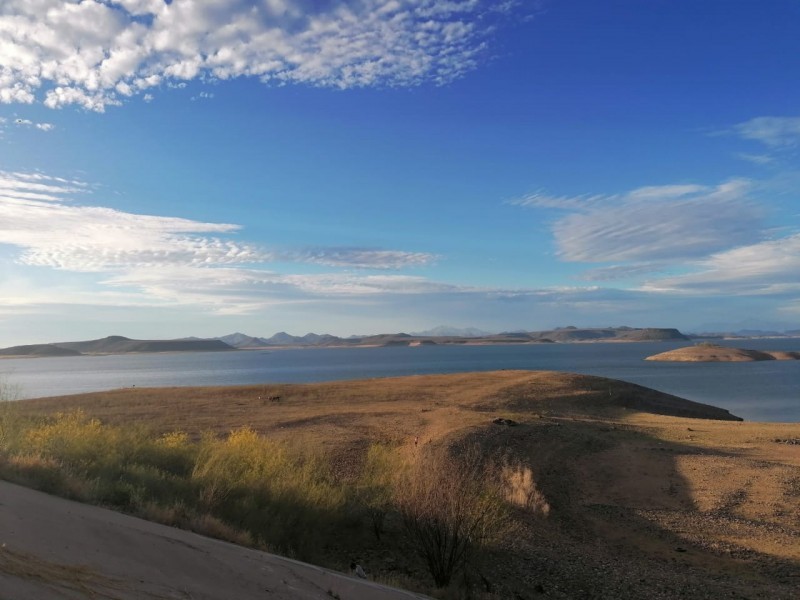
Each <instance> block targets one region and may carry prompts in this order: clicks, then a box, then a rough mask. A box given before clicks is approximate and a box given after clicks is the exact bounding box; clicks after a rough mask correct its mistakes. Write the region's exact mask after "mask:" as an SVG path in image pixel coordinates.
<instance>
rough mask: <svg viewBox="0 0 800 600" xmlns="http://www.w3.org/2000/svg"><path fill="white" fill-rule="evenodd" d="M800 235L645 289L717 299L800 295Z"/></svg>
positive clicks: (716, 259)
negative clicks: (707, 295)
mask: <svg viewBox="0 0 800 600" xmlns="http://www.w3.org/2000/svg"><path fill="white" fill-rule="evenodd" d="M798 273H800V234H793V235H789V236H786V237H783V238H779V239H774V240H766V241H762V242H759V243H756V244H749V245H743V246H739V247H737V248H733V249H730V250H726V251H723V252H719V253H716V254H714V255H712V256H710V257H709V258H707V259H705V260H702V261H699V262H698V263H696V265H695V269H694V271H693V272H692V273H689V274H685V275H679V276H675V277H666V278H661V279H655V280H652V281H648V282H647V283H646V284H645V285H644V286H643V289H645V290H648V291H662V292H663V291H669V292H681V293H702V294H715V295H730V294H735V295H745V294H747V295H767V294H768V295H785V294H790V295H793V296H795V297H796V296H797V294H799V293H800V278H798Z"/></svg>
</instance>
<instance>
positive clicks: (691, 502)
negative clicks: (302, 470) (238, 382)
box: [17, 371, 800, 598]
mask: <svg viewBox="0 0 800 600" xmlns="http://www.w3.org/2000/svg"><path fill="white" fill-rule="evenodd" d="M274 397H280V399H279V400H274V399H273V400H270V399H269V398H274ZM74 408H81V409H82V410H83V411H84V412H85V413H86V415H88V416H89V417H92V418H97V419H99V420H100V421H101V422H102V423H104V424H106V425H112V426H113V425H120V426H125V425H128V424H130V423H131V422H137V423H144V424H146V425H147V426H148V427H149V428H151V429H152V430H153V431H154V432H156V433H157V434H159V435H160V434H168V433H169V432H173V431H183V432H185V433H186V435H187V437H186V440H185V441H187V443H188V441H202V439H203V432H209V431H210V432H213V433H214V434H217V435H220V436H223V438H224V437H225V436H226V435H227V434H228V433H229V432H230V431H232V430H238V429H240V428H242V427H247V428H250V430H252V432H254V433H258V434H263V435H265V436H267V437H268V439H269V440H270V443H273V444H278V445H280V447H281V448H284V449H285V451H287V452H290V453H293V452H295V451H297V449H300V448H303V449H309V448H311V449H314V453H315V455H316V456H317V457H319V458H320V459H321V460H323V462H325V463H326V464H329V465H330V469H331V471H330V474H329V475H330V477H331V478H332V481H334V482H339V483H341V484H342V485H345V486H351V487H352V489H355V490H358V494H361V498H362V499H363V498H367V499H368V500H369V502H371V503H372V504H371V507H372V509H374V510H375V511H377V512H375V513H372V514H373V516H374V515H381V517H380V518H381V519H385V521H383V520H382V521H381V522H380V524H379V525H380V527H381V528H382V529H381V533H380V534H379V535H380V539H377V536H376V535H375V534H374V532H373V524H371V523H370V521H369V519H363V521H359V519H362V517H360V516H353V515H351V514H349V513H348V511H349V510H350V509H348V508H347V506H349V504H348V503H349V502H350V500H348V499H347V498H344V499H343V500H342V504H339V505H338V506H339V508H336V507H335V506H332V507H329V509H330V510H333V511H338V512H339V513H340V515H339V516H340V517H341V518H342V519H344V521H342V523H343V525H342V526H344V527H348V525H347V524H346V522H347V521H348V519H350V521H351V524H350V525H349V527H351V529H349V530H347V531H348V533H347V534H346V535H338V536H334V537H333V538H326V539H327V541H325V540H321V541H319V543H320V544H322V545H323V546H325V547H324V548H320V550H322V554H323V557H322V562H325V564H328V565H330V566H334V567H339V568H343V569H345V568H346V566H347V564H348V563H349V560H350V559H351V558H355V559H357V560H358V561H360V562H362V563H363V564H365V565H367V566H368V568H370V570H371V571H372V575H373V576H375V577H377V578H380V579H383V580H397V581H403V582H407V583H406V585H411V586H413V585H418V586H423V588H424V586H425V585H426V581H430V580H429V579H428V576H427V575H426V574H425V567H424V565H423V564H421V563H420V561H418V560H415V559H413V558H412V552H411V551H410V548H409V546H408V545H407V544H408V543H407V541H404V539H403V538H402V536H400V535H399V534H400V533H401V530H402V523H401V522H400V520H399V518H398V517H397V515H393V514H392V511H391V510H388V509H387V510H385V514H384V512H382V511H384V509H385V503H386V502H387V500H386V497H385V495H382V489H383V488H382V487H381V486H382V485H383V483H382V480H381V477H380V476H379V475H380V472H381V469H378V470H377V471H376V470H375V469H374V465H375V464H376V461H377V463H378V464H391V463H392V461H394V460H397V461H400V462H401V463H403V462H404V463H406V464H414V463H415V462H416V461H418V460H419V458H420V457H421V456H423V455H424V454H425V453H428V452H433V453H436V452H440V453H441V452H452V451H453V449H454V448H455V449H457V448H458V447H459V446H460V445H463V444H465V443H477V444H479V445H480V447H481V448H483V449H484V451H485V452H486V453H487V454H496V453H498V452H499V453H502V454H503V455H504V456H505V459H506V463H505V464H506V469H507V471H506V472H505V480H506V483H507V487H506V494H507V498H508V499H509V501H510V505H511V506H514V507H515V508H513V509H512V510H513V516H514V518H515V519H516V524H517V529H516V533H515V534H514V535H513V536H510V537H509V538H508V539H504V540H501V541H500V542H499V543H496V544H495V545H494V546H491V545H490V547H489V549H488V550H487V552H488V554H487V556H488V557H489V560H488V561H485V563H484V566H482V567H481V569H480V573H479V575H478V574H477V572H473V573H472V575H471V579H470V580H469V581H467V582H465V585H467V586H471V587H472V589H473V590H475V591H476V593H477V591H480V592H481V593H482V594H483V595H484V597H492V598H505V597H513V596H514V594H519V595H521V597H524V598H528V597H529V596H530V591H531V590H534V589H542V590H544V591H545V592H546V593H547V594H548V595H549V596H551V597H615V596H616V597H622V596H625V597H676V596H680V595H683V596H685V597H700V596H701V594H700V593H699V592H697V590H704V592H703V593H707V594H708V596H709V597H718V596H723V595H724V596H729V595H731V594H736V593H738V592H737V590H741V589H748V590H750V591H752V593H753V595H758V594H761V596H762V597H771V598H792V597H797V596H798V595H799V594H800V577H798V575H799V574H800V452H798V446H794V445H788V444H782V443H776V441H775V440H794V439H800V425H798V424H761V423H741V422H731V421H718V420H709V419H707V418H681V415H683V416H686V415H690V416H694V417H716V418H721V417H724V416H725V413H724V411H717V410H712V409H711V408H705V407H703V406H701V405H692V404H687V403H684V402H680V401H678V400H677V399H674V398H672V397H669V396H666V395H663V394H658V393H655V392H652V391H648V390H645V389H643V388H640V387H637V386H633V385H630V384H623V383H620V382H614V381H611V380H606V379H600V378H593V377H586V376H578V375H569V374H561V373H546V372H523V371H501V372H493V373H478V374H457V375H446V376H445V375H442V376H424V377H423V376H420V377H408V378H396V379H376V380H365V381H353V382H335V383H326V384H308V385H268V386H243V387H233V388H171V389H126V390H116V391H112V392H104V393H96V394H84V395H79V396H72V397H62V398H48V399H39V400H31V401H24V402H20V403H18V409H19V410H18V415H17V418H41V417H43V416H45V415H50V414H52V413H53V412H56V411H63V410H65V409H74ZM496 417H503V418H507V419H513V420H514V421H517V422H518V423H519V425H518V426H515V427H509V426H505V425H495V424H493V423H492V420H493V419H494V418H496ZM415 440H416V442H415ZM164 443H166V442H164ZM182 443H183V442H181V444H182ZM220 443H222V442H220ZM181 444H178V446H179V447H182V446H181ZM376 448H382V449H383V450H381V451H377V450H375V449H376ZM376 452H377V454H376ZM381 452H383V453H384V454H383V455H381ZM387 453H388V455H389V456H388V457H387V456H386V454H387ZM371 454H372V456H371ZM175 460H176V461H177V463H178V465H179V464H180V456H179V455H178V456H177V457H176V458H175ZM381 461H383V463H381ZM370 465H372V466H370ZM220 468H222V467H220ZM196 475H197V476H198V477H200V476H201V475H202V473H200V472H197V473H196ZM367 475H369V476H368V477H367ZM365 477H366V478H365ZM222 492H224V490H223V491H222ZM222 492H220V493H222ZM345 496H347V493H345ZM151 510H153V511H154V512H157V510H156V509H155V508H153V507H151ZM359 523H360V524H359ZM212 525H213V523H212ZM354 527H357V528H360V529H352V528H354ZM362 529H363V531H362ZM414 582H416V583H414ZM537 586H538V587H537ZM743 586H744V588H743ZM586 590H594V592H592V593H594V594H595V595H594V596H593V595H592V593H588V592H586ZM659 590H660V591H659ZM581 591H583V593H582V592H581ZM659 594H662V595H661V596H659Z"/></svg>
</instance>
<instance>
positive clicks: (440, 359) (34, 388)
mask: <svg viewBox="0 0 800 600" xmlns="http://www.w3.org/2000/svg"><path fill="white" fill-rule="evenodd" d="M727 344H728V345H733V346H739V347H745V348H752V349H761V350H800V339H793V340H786V339H775V340H746V341H736V342H727ZM686 345H687V343H686V342H676V343H671V342H655V343H627V344H625V343H623V344H620V343H617V344H603V343H596V344H541V345H531V346H513V345H509V346H420V347H414V348H407V347H389V348H313V349H292V350H265V351H259V350H256V351H242V352H214V353H191V354H189V353H187V354H140V355H127V356H126V355H117V356H78V357H63V358H35V359H11V360H2V361H0V376H1V377H2V378H3V379H4V380H5V381H6V382H7V383H10V384H13V385H16V386H17V387H18V390H19V394H18V395H19V397H22V398H34V397H38V396H52V395H61V394H73V393H79V392H87V391H98V390H107V389H112V388H120V387H130V386H132V385H135V386H137V387H149V386H191V385H236V384H254V383H278V382H282V383H297V382H310V381H329V380H335V379H361V378H367V377H391V376H399V375H419V374H426V373H454V372H463V371H487V370H495V369H532V370H539V369H544V370H555V371H570V372H574V373H585V374H588V375H601V376H604V377H612V378H614V379H622V380H625V381H630V382H633V383H638V384H640V385H644V386H647V387H651V388H654V389H657V390H661V391H664V392H669V393H671V394H675V395H677V396H681V397H683V398H688V399H690V400H696V401H698V402H705V403H708V404H713V405H716V406H721V407H723V408H726V409H728V410H730V411H731V412H732V413H734V414H736V415H739V416H740V417H744V418H745V419H747V420H758V421H800V361H766V362H753V363H658V362H645V361H644V360H643V359H644V358H645V357H646V356H650V355H651V354H655V353H657V352H664V351H666V350H671V349H673V348H678V347H681V346H686Z"/></svg>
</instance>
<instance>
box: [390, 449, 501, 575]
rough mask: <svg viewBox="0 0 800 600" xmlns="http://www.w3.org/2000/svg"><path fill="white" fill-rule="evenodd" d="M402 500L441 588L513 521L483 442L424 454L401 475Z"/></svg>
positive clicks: (409, 529) (410, 529)
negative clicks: (451, 452)
mask: <svg viewBox="0 0 800 600" xmlns="http://www.w3.org/2000/svg"><path fill="white" fill-rule="evenodd" d="M396 502H397V508H398V510H399V512H400V515H401V517H402V522H403V526H404V529H405V532H406V534H407V535H408V537H409V539H410V540H411V542H412V544H413V546H414V547H415V549H416V551H417V553H418V554H419V555H420V557H422V558H423V559H424V560H425V562H426V564H427V566H428V570H429V571H430V574H431V576H432V577H433V580H434V582H435V584H436V586H437V587H446V586H447V585H449V584H450V582H451V580H452V578H453V576H454V575H455V574H457V573H458V572H460V571H463V570H464V568H465V567H466V566H467V564H468V563H469V562H470V561H471V560H472V559H473V558H474V557H475V554H476V552H478V551H479V550H480V549H481V548H483V547H484V546H485V545H486V544H487V543H489V542H491V541H492V540H494V539H496V538H498V537H499V536H501V535H502V534H503V533H505V532H507V531H508V529H509V527H510V523H511V521H510V514H509V512H508V510H507V507H506V504H505V502H504V499H503V492H502V489H501V486H500V485H499V483H498V478H497V477H496V476H495V473H494V469H493V468H492V467H491V466H489V465H487V464H486V463H485V461H484V460H483V456H482V454H481V452H480V448H479V447H478V446H469V447H468V448H466V449H465V450H464V451H463V452H461V453H460V455H459V456H451V455H448V454H447V453H445V452H440V453H439V454H434V453H433V452H428V453H426V454H425V455H423V457H421V458H420V460H419V461H418V462H417V463H416V464H415V465H413V466H412V468H411V469H409V471H408V473H407V474H406V475H405V476H404V477H402V478H401V481H400V483H399V485H398V486H397V489H396Z"/></svg>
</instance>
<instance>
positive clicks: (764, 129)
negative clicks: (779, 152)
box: [733, 117, 800, 147]
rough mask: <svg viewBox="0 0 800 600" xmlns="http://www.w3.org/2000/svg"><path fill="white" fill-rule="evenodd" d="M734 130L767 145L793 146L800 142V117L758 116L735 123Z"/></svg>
mask: <svg viewBox="0 0 800 600" xmlns="http://www.w3.org/2000/svg"><path fill="white" fill-rule="evenodd" d="M733 130H734V131H735V132H736V133H737V134H738V135H740V136H741V137H743V138H745V139H748V140H756V141H759V142H762V143H763V144H766V145H767V146H772V147H780V146H792V145H795V144H797V143H798V142H800V117H756V118H755V119H750V120H749V121H745V122H744V123H739V124H738V125H734V127H733Z"/></svg>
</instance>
